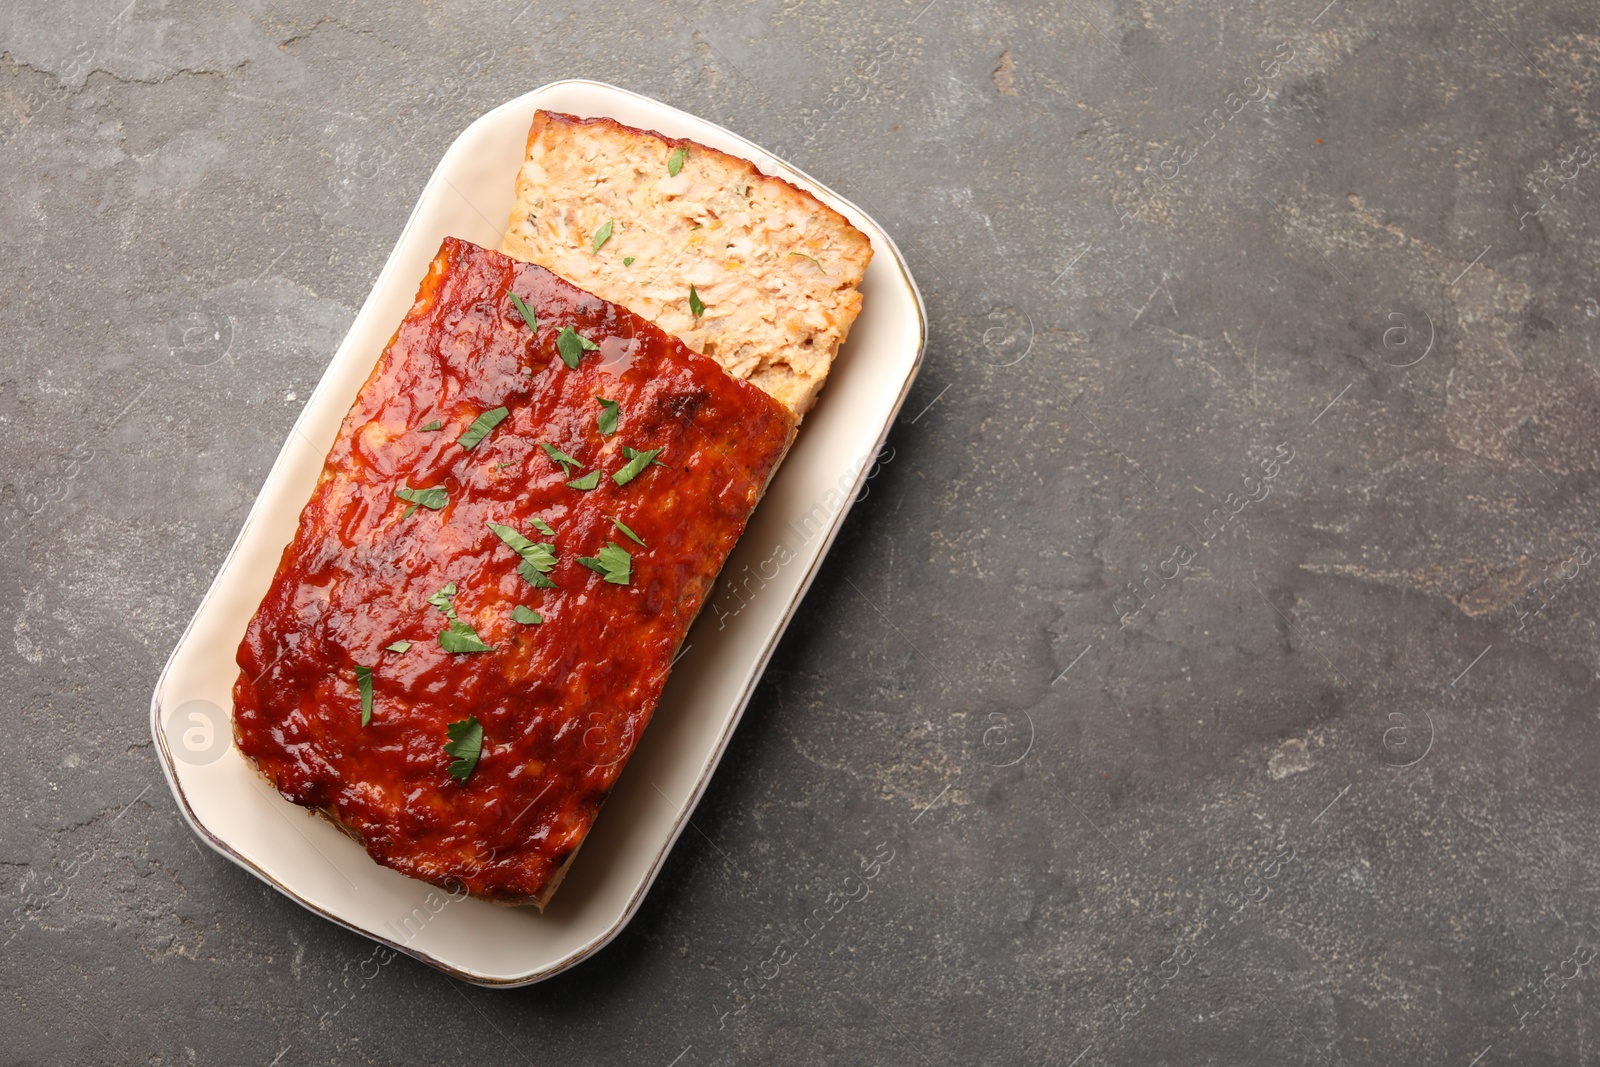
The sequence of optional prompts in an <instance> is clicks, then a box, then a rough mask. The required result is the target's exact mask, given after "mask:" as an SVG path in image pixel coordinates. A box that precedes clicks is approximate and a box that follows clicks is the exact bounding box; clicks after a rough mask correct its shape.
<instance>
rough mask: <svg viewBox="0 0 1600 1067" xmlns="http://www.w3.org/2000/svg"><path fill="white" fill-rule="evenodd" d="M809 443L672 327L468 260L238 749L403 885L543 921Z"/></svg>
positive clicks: (410, 336)
mask: <svg viewBox="0 0 1600 1067" xmlns="http://www.w3.org/2000/svg"><path fill="white" fill-rule="evenodd" d="M793 435H794V418H793V416H792V415H790V413H789V412H788V411H787V410H786V409H785V408H784V407H783V406H782V405H780V404H778V403H776V402H775V401H774V400H773V399H772V398H770V397H768V396H766V395H764V394H763V393H762V392H761V391H760V390H758V389H756V388H754V387H752V386H751V385H749V384H748V383H746V382H742V381H739V380H738V379H735V378H733V377H730V376H729V375H727V374H726V373H724V372H723V371H722V369H721V368H720V367H718V366H717V365H716V364H715V363H714V362H712V361H711V360H708V359H705V358H703V357H701V356H699V355H696V354H695V353H693V352H691V351H689V349H687V348H686V347H684V345H683V344H682V343H680V342H679V341H677V340H676V339H674V338H673V337H671V336H669V335H668V334H666V333H664V332H662V331H661V330H660V329H658V328H656V327H655V326H653V325H651V324H650V323H649V322H646V321H645V320H643V319H641V318H639V317H638V316H636V315H633V314H631V313H630V312H628V311H626V310H624V309H623V308H619V307H617V306H616V305H614V304H610V303H607V302H606V301H604V300H601V299H600V298H598V297H596V296H593V295H591V294H589V293H586V292H583V291H581V290H580V289H578V288H576V287H574V286H572V285H570V284H568V283H567V282H565V281H562V280H561V279H559V278H557V277H555V276H554V275H553V274H551V273H550V272H549V271H547V270H545V269H543V268H542V267H538V266H532V265H529V264H526V263H518V262H517V261H515V260H512V259H510V258H508V257H506V256H503V255H501V254H500V253H498V252H493V251H490V250H488V249H483V248H479V247H477V246H475V245H471V244H468V243H467V242H464V241H458V240H455V239H448V240H446V241H445V242H444V244H443V246H442V247H441V248H440V250H439V254H438V256H437V258H435V260H434V261H433V264H432V267H431V268H430V270H429V272H428V275H427V277H426V278H425V280H424V281H423V283H422V286H421V289H420V291H419V292H418V294H417V300H416V302H415V304H414V305H413V306H412V308H411V311H410V312H409V313H408V314H407V316H406V318H405V321H404V322H403V323H402V324H401V325H400V328H399V330H398V331H397V332H396V334H395V336H394V338H393V340H392V341H391V342H390V344H389V346H388V348H387V349H386V350H385V351H384V353H383V355H382V356H381V358H380V359H379V360H378V363H377V365H376V367H375V368H374V369H373V371H372V374H371V376H370V377H369V378H368V380H367V382H366V384H365V385H363V386H362V388H361V390H360V392H359V394H358V395H357V397H356V400H355V403H354V405H353V406H352V407H351V409H350V412H349V414H348V415H347V416H346V417H345V420H344V423H343V425H342V426H341V428H340V430H339V434H338V437H337V438H336V440H335V442H334V445H333V447H332V449H331V450H330V451H329V453H328V456H327V460H326V462H325V464H324V467H323V470H322V474H321V476H320V479H319V481H318V483H317V485H316V488H315V490H314V491H313V494H312V497H311V500H310V501H309V503H307V504H306V506H305V509H304V511H303V512H302V513H301V515H300V523H299V527H298V529H297V531H296V533H295V535H294V539H293V540H292V541H291V542H290V544H289V546H288V547H287V548H286V549H285V550H284V553H283V557H282V561H281V563H280V565H279V567H278V570H277V573H276V575H275V576H274V578H273V581H272V585H271V587H270V589H269V590H268V592H267V595H266V597H265V598H264V599H263V601H262V603H261V606H260V608H259V610H258V611H257V613H256V615H255V617H254V619H253V620H252V621H251V623H250V625H249V628H248V630H247V631H246V634H245V638H244V641H243V643H242V644H241V645H240V647H239V652H238V662H239V667H240V674H239V677H238V681H237V682H236V683H235V686H234V728H235V736H236V738H237V740H238V744H239V748H240V750H241V751H242V752H243V753H244V754H245V755H246V756H247V757H248V758H249V759H251V760H252V761H253V762H254V763H255V765H256V766H257V767H258V769H259V770H260V771H261V772H262V773H263V774H265V775H266V777H267V778H268V779H269V780H270V781H271V782H272V783H273V785H275V786H276V787H277V789H278V791H279V792H280V793H281V794H283V796H285V797H286V798H288V799H289V800H291V801H293V802H294V803H296V804H302V805H305V806H307V807H310V808H315V809H320V810H322V811H323V812H324V813H326V814H328V815H329V816H330V817H332V818H333V819H334V820H335V821H336V822H337V823H338V824H339V825H340V826H341V827H343V828H344V829H346V830H347V831H349V832H350V833H352V834H353V835H354V836H356V837H358V838H359V839H360V840H361V841H362V843H363V844H364V845H365V846H366V849H367V851H368V853H370V854H371V856H372V857H373V858H374V859H375V860H377V861H378V862H379V863H382V864H384V865H385V866H388V867H392V868H394V869H395V870H398V871H400V872H402V873H404V874H408V875H411V876H413V877H416V878H421V879H424V880H426V881H429V882H433V883H435V884H440V885H452V886H453V885H461V886H464V887H465V888H466V889H467V890H468V891H470V892H471V893H473V894H475V895H477V896H480V897H485V898H488V899H491V900H496V901H501V902H506V903H536V904H540V905H541V906H542V904H543V903H544V902H545V901H546V900H547V899H548V898H549V895H550V893H551V892H552V891H553V889H554V886H555V884H556V882H557V881H558V880H559V878H560V875H561V873H562V872H563V871H564V870H565V867H566V864H567V862H568V861H569V860H570V859H571V857H572V855H573V853H574V852H575V851H576V849H577V848H578V845H579V844H580V843H581V842H582V840H583V839H584V836H585V835H586V834H587V833H588V831H589V827H590V826H591V825H592V823H593V822H594V819H595V816H596V813H597V812H598V811H599V809H600V805H601V802H602V801H603V800H604V799H605V797H606V795H607V794H608V792H609V791H610V790H611V787H612V785H613V783H614V782H615V781H616V779H617V775H618V774H619V773H620V772H621V769H622V766H623V764H624V763H625V762H626V761H627V759H628V756H629V754H630V753H631V752H632V751H633V750H634V746H635V745H636V743H637V742H638V739H639V735H640V733H641V731H643V729H644V727H645V725H646V724H647V723H648V722H649V720H650V717H651V714H652V712H653V711H654V709H655V707H656V703H657V701H658V700H659V698H660V696H661V690H662V686H663V685H664V683H665V682H666V678H667V674H668V672H669V670H670V668H671V665H672V662H673V657H674V655H675V653H676V651H677V649H678V647H679V645H680V644H681V642H682V641H683V637H684V634H685V632H686V631H687V630H688V627H689V624H690V623H691V622H692V621H693V619H694V617H695V615H696V614H697V613H698V612H699V611H700V608H701V607H702V606H703V604H704V603H705V599H706V594H707V592H708V590H709V589H710V586H711V583H712V582H713V581H714V580H715V578H716V575H717V572H718V571H719V570H720V569H721V567H722V564H723V561H724V560H725V559H726V558H727V555H728V552H729V550H730V549H731V548H732V546H733V544H734V542H735V541H736V540H737V539H738V537H739V535H740V533H741V532H742V531H743V529H744V526H745V522H746V520H747V519H748V517H749V515H750V512H751V509H752V508H754V507H755V504H756V501H757V500H758V499H759V498H760V496H761V494H762V492H763V490H764V489H765V487H766V485H767V481H768V479H769V478H770V476H771V474H772V472H773V470H774V469H775V468H776V466H777V464H778V462H779V460H780V459H781V458H782V456H783V454H784V451H785V449H786V448H787V447H788V444H789V442H790V441H791V440H792V439H793Z"/></svg>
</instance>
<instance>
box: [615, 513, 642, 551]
mask: <svg viewBox="0 0 1600 1067" xmlns="http://www.w3.org/2000/svg"><path fill="white" fill-rule="evenodd" d="M611 525H613V526H615V527H616V528H617V529H619V530H621V531H622V532H623V533H625V534H627V535H628V537H629V538H630V539H631V540H632V541H633V542H634V543H635V544H638V545H642V546H643V547H645V548H649V547H650V546H649V545H646V544H645V543H644V538H642V537H640V536H639V535H638V534H636V533H634V532H633V531H632V530H630V529H628V524H627V523H625V522H623V521H622V520H621V519H612V520H611Z"/></svg>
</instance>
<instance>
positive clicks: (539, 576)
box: [489, 522, 556, 589]
mask: <svg viewBox="0 0 1600 1067" xmlns="http://www.w3.org/2000/svg"><path fill="white" fill-rule="evenodd" d="M539 525H540V526H543V525H544V524H543V523H539ZM489 529H491V530H493V531H494V535H495V536H496V537H498V538H500V540H502V541H504V542H505V543H506V544H507V545H508V546H510V548H511V550H512V551H513V552H515V553H516V554H517V555H519V556H521V557H522V563H521V564H520V565H519V566H518V567H517V573H518V574H520V575H522V578H523V580H524V581H525V582H527V583H528V584H529V585H532V586H536V587H538V588H540V589H554V588H555V587H556V583H554V582H552V581H551V580H550V579H549V578H546V577H545V575H547V574H549V573H550V571H552V570H553V569H554V568H555V565H556V550H555V546H554V545H536V544H534V543H533V542H532V541H530V540H528V539H527V538H526V537H523V536H522V535H521V534H519V533H518V532H517V531H515V530H513V529H512V528H511V527H509V526H505V525H502V524H501V523H498V522H491V523H489ZM545 529H547V530H548V529H549V527H545ZM550 533H551V534H552V535H554V533H555V531H554V530H551V531H550Z"/></svg>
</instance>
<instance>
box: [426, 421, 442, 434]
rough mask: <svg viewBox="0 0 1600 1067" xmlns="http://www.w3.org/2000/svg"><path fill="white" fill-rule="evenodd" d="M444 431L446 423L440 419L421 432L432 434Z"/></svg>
mask: <svg viewBox="0 0 1600 1067" xmlns="http://www.w3.org/2000/svg"><path fill="white" fill-rule="evenodd" d="M442 429H444V423H442V422H440V421H439V420H438V419H434V420H433V421H432V422H430V423H428V425H426V426H424V427H423V428H422V430H421V432H422V433H432V432H433V431H434V430H442Z"/></svg>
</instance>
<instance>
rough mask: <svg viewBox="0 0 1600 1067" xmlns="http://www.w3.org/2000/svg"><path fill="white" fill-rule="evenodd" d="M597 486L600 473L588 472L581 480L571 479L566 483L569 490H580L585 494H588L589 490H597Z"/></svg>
mask: <svg viewBox="0 0 1600 1067" xmlns="http://www.w3.org/2000/svg"><path fill="white" fill-rule="evenodd" d="M599 485H600V472H599V471H590V472H589V473H588V474H585V475H584V476H583V477H582V478H574V479H572V481H570V482H568V483H567V488H569V489H582V490H584V491H585V492H588V491H589V490H590V489H595V488H598V487H599Z"/></svg>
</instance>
